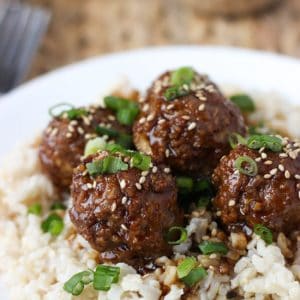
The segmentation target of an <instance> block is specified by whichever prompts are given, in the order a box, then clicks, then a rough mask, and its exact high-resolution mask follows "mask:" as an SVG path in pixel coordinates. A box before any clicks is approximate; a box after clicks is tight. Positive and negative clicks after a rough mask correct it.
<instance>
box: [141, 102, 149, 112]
mask: <svg viewBox="0 0 300 300" xmlns="http://www.w3.org/2000/svg"><path fill="white" fill-rule="evenodd" d="M149 107H150V106H149V104H148V103H147V104H145V105H144V107H143V108H142V111H144V112H145V111H147V110H148V109H149Z"/></svg>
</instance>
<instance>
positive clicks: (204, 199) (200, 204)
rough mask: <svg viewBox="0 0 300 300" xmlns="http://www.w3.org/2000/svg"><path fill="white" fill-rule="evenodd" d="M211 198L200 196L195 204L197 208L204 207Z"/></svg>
mask: <svg viewBox="0 0 300 300" xmlns="http://www.w3.org/2000/svg"><path fill="white" fill-rule="evenodd" d="M210 200H211V197H210V196H207V195H203V196H200V198H199V200H198V202H197V207H199V208H201V207H206V206H208V204H209V203H210Z"/></svg>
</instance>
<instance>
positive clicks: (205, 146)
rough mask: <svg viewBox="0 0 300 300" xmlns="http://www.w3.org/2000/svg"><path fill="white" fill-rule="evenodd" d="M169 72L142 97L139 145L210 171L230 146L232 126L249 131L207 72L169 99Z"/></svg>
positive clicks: (177, 163)
mask: <svg viewBox="0 0 300 300" xmlns="http://www.w3.org/2000/svg"><path fill="white" fill-rule="evenodd" d="M171 74H172V73H171V72H166V73H164V74H162V75H161V76H160V77H159V78H158V79H157V80H156V81H154V83H153V85H152V86H151V87H150V89H149V90H148V92H147V95H146V97H145V99H144V101H143V102H142V103H141V113H140V115H139V117H138V118H137V120H136V122H135V124H134V127H133V134H134V143H135V146H136V147H137V149H139V150H140V151H142V152H144V153H146V154H149V155H151V156H152V157H153V158H154V160H156V161H158V162H164V163H166V164H168V165H170V166H171V167H172V169H174V170H176V171H179V172H180V171H182V172H190V173H196V174H199V173H201V174H205V175H210V174H211V173H212V171H213V169H214V167H215V166H216V165H217V163H218V161H219V159H220V158H221V157H222V156H223V155H224V154H227V153H228V152H229V150H230V147H229V143H228V137H229V135H230V134H231V133H232V132H237V133H240V134H244V133H245V124H244V120H243V117H242V115H241V113H240V111H239V109H238V108H237V107H236V106H235V105H234V104H233V103H232V102H231V101H229V100H227V99H226V98H225V97H224V96H223V95H222V93H221V92H220V91H219V89H218V88H217V86H216V85H215V84H214V83H213V82H211V81H210V80H209V79H208V78H207V77H206V76H202V75H200V74H197V73H195V74H194V78H193V80H192V82H191V84H190V85H187V84H185V85H183V90H184V92H183V93H181V94H182V95H181V96H178V97H176V98H175V99H172V100H167V98H166V96H165V95H166V92H167V90H168V89H169V88H170V87H171V79H170V78H171Z"/></svg>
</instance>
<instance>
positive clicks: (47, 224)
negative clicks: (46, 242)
mask: <svg viewBox="0 0 300 300" xmlns="http://www.w3.org/2000/svg"><path fill="white" fill-rule="evenodd" d="M41 228H42V230H43V232H49V233H50V234H51V235H53V236H57V235H59V234H60V233H61V232H62V230H63V229H64V222H63V219H62V218H61V217H60V216H59V215H57V214H56V213H53V214H51V215H49V216H48V218H47V219H45V220H44V221H43V222H42V225H41Z"/></svg>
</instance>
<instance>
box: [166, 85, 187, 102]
mask: <svg viewBox="0 0 300 300" xmlns="http://www.w3.org/2000/svg"><path fill="white" fill-rule="evenodd" d="M188 93H189V92H188V91H186V90H184V89H183V88H182V87H180V86H178V85H174V86H171V87H169V88H167V89H166V90H165V92H164V97H165V98H166V99H167V100H168V101H171V100H174V99H176V98H178V97H182V96H186V95H188Z"/></svg>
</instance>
